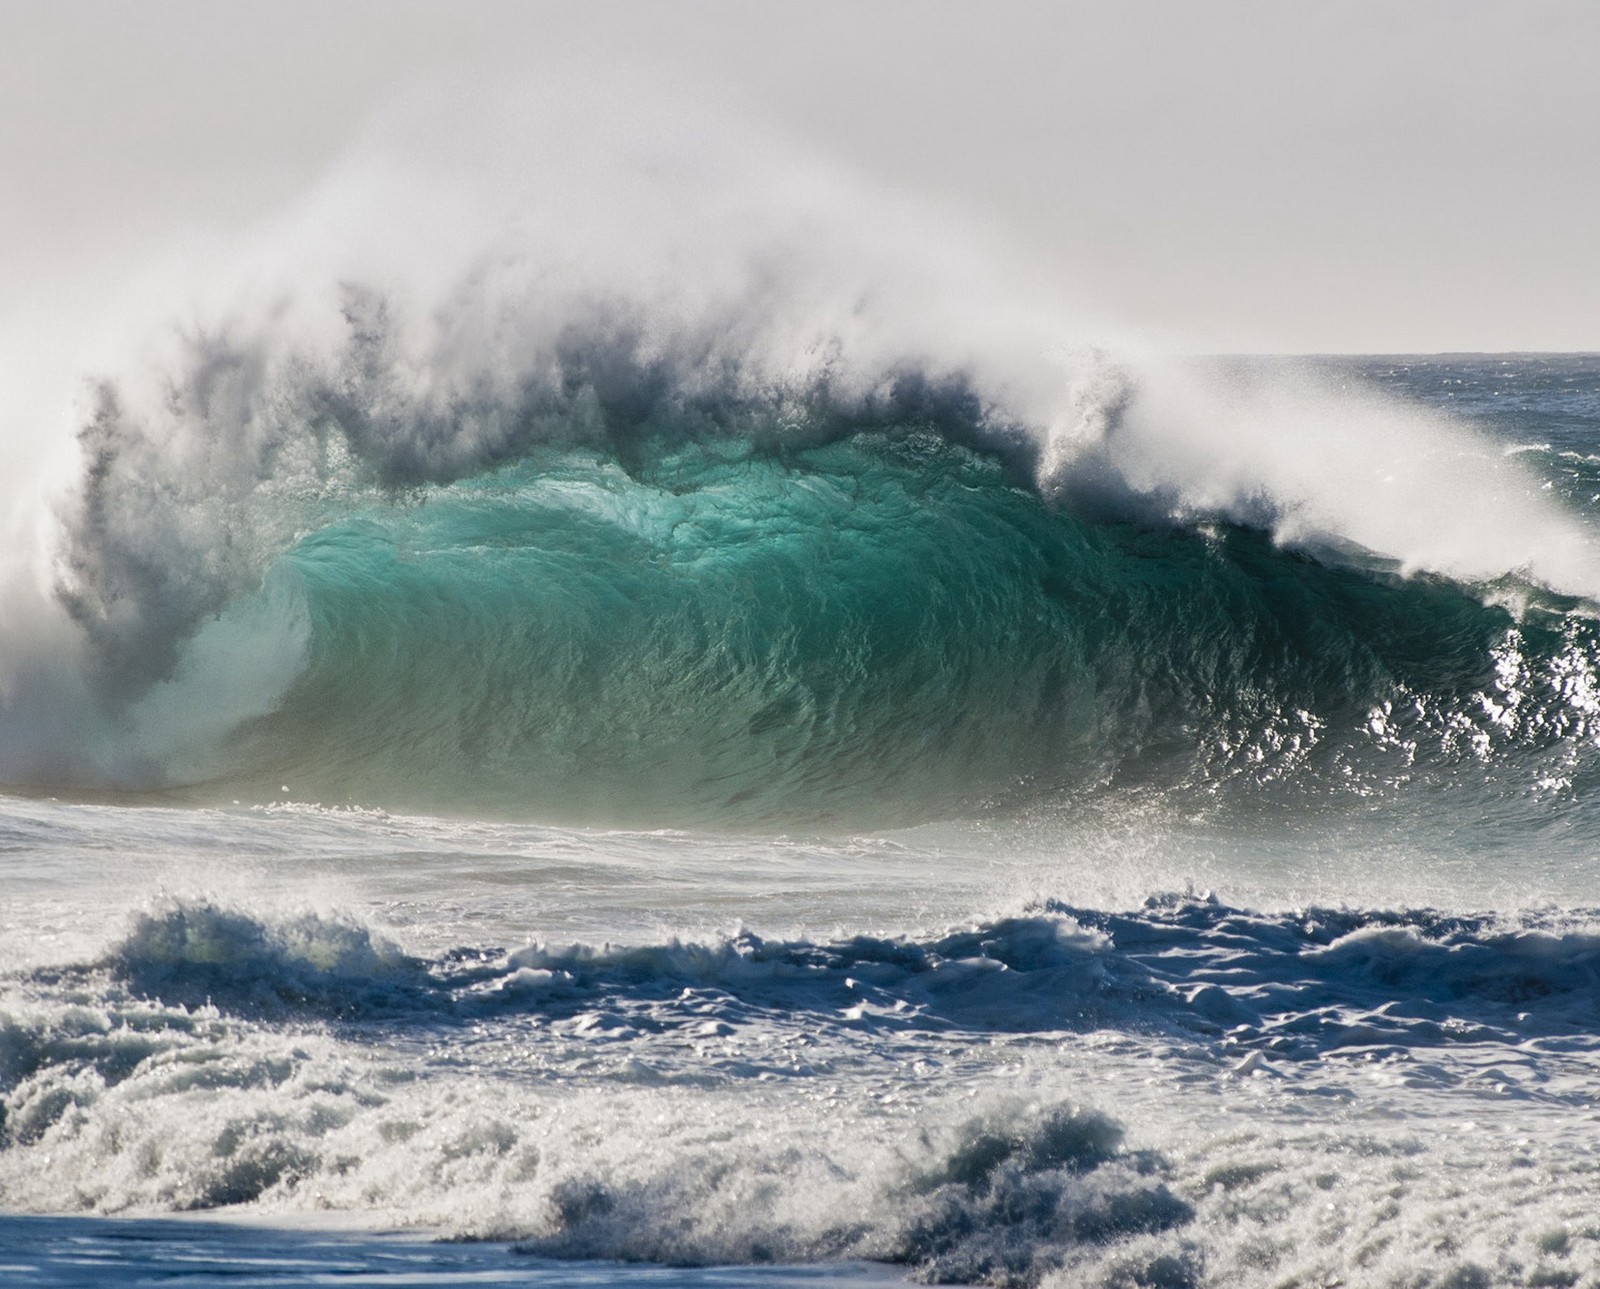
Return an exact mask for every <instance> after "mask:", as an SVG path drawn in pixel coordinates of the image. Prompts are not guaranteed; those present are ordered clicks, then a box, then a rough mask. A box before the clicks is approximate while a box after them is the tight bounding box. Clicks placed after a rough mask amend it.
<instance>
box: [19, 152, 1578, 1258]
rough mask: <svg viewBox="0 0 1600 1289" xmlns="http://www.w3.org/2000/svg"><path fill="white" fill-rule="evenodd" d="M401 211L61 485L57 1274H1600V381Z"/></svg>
mask: <svg viewBox="0 0 1600 1289" xmlns="http://www.w3.org/2000/svg"><path fill="white" fill-rule="evenodd" d="M388 184H389V180H388V179H387V178H383V177H381V176H380V177H379V178H374V177H373V174H372V173H370V172H367V171H362V170H360V169H359V168H356V169H355V170H353V171H350V172H348V173H346V174H345V175H344V177H342V178H341V179H339V180H338V181H337V183H335V184H334V186H333V189H332V190H330V191H328V192H324V193H322V194H320V195H319V196H318V197H317V198H316V199H315V200H314V201H313V202H312V203H311V204H310V206H309V208H308V211H306V212H302V213H301V214H300V215H299V216H297V217H296V222H294V223H293V226H292V227H286V226H280V227H274V228H273V229H272V230H270V237H268V236H267V235H266V234H263V237H264V238H265V240H264V241H262V242H259V243H256V244H253V245H252V246H251V247H250V248H249V254H248V255H245V256H244V257H243V261H244V262H248V263H249V265H250V266H251V267H250V269H249V271H248V272H242V271H241V272H236V273H234V274H233V275H232V276H228V275H226V274H224V275H222V276H223V277H226V278H227V281H226V283H225V286H223V287H217V288H216V289H215V293H214V298H212V299H211V300H210V301H209V302H206V303H204V304H203V307H202V306H195V309H194V311H192V312H190V313H188V314H186V315H184V316H185V317H187V318H188V319H189V320H188V321H184V322H182V323H180V324H179V325H177V326H173V327H165V329H163V328H164V324H162V323H159V322H155V321H151V322H148V323H147V327H148V328H149V329H148V330H146V331H145V332H143V333H142V337H143V339H142V342H141V345H139V346H135V347H134V348H133V349H132V350H130V351H128V352H126V353H124V354H122V355H121V357H119V358H118V359H117V360H116V361H114V362H108V363H106V364H103V365H101V366H99V367H98V368H97V369H96V370H94V371H91V372H88V373H87V376H88V377H89V379H90V381H91V383H90V384H89V385H88V386H87V387H86V392H85V393H83V394H82V396H81V397H80V399H79V402H78V404H77V407H76V410H75V413H74V416H73V418H72V420H71V426H70V430H69V432H68V433H67V434H66V435H63V436H58V438H57V439H56V440H52V441H51V446H50V447H49V449H48V450H45V449H40V450H39V451H38V452H36V453H32V454H29V453H21V452H18V451H16V450H15V449H14V448H13V449H12V456H11V457H10V458H8V462H7V464H8V467H9V473H8V478H7V480H6V482H5V484H4V496H5V501H6V505H7V514H6V516H5V519H6V523H5V531H6V532H7V534H8V536H9V539H10V540H9V543H8V549H7V552H6V555H5V559H4V561H3V564H0V588H3V598H4V605H5V609H4V613H3V615H0V782H3V783H4V785H5V787H4V788H3V789H0V873H3V875H4V881H3V882H0V1274H3V1276H4V1277H5V1278H6V1279H7V1282H8V1283H17V1284H77V1283H83V1284H115V1283H142V1282H145V1281H147V1280H153V1279H162V1280H163V1281H167V1280H179V1281H185V1280H186V1281H188V1282H190V1283H196V1284H202V1283H221V1282H222V1281H224V1280H226V1281H227V1282H228V1283H234V1284H240V1283H249V1284H289V1283H301V1284H305V1283H327V1282H328V1280H329V1279H330V1278H332V1277H336V1276H338V1277H356V1278H359V1279H361V1280H362V1282H364V1283H407V1284H425V1283H463V1282H470V1283H486V1284H487V1283H507V1284H510V1283H526V1284H548V1285H557V1284H575V1283H577V1284H636V1283H637V1284H662V1285H708V1286H709V1285H720V1284H771V1285H802V1284H815V1283H826V1284H882V1283H896V1282H901V1281H904V1280H906V1279H908V1278H909V1279H911V1280H914V1281H921V1282H932V1283H949V1284H989V1285H1017V1286H1032V1285H1163V1286H1202V1285H1228V1286H1251V1285H1260V1286H1267V1285H1286V1284H1307V1285H1309V1284H1334V1283H1343V1284H1372V1285H1407V1286H1421V1285H1441V1286H1443V1285H1454V1286H1469V1285H1491V1284H1493V1285H1500V1284H1506V1285H1579V1284H1600V1219H1597V1218H1596V1213H1597V1211H1600V1166H1597V1164H1596V1156H1595V1152H1594V1146H1593V1143H1594V1138H1595V1132H1596V1127H1597V1121H1600V1109H1597V1100H1596V1098H1597V1096H1600V1011H1597V1001H1600V993H1597V989H1600V875H1597V869H1596V864H1595V854H1596V849H1597V846H1600V809H1597V807H1596V805H1595V802H1594V798H1593V795H1592V794H1593V792H1594V790H1595V786H1596V783H1597V781H1600V778H1597V776H1600V617H1597V606H1600V527H1597V520H1600V358H1597V357H1595V356H1593V355H1504V356H1481V355H1480V356H1471V355H1467V356H1433V357H1413V358H1397V357H1372V358H1321V359H1269V358H1222V357H1213V358H1197V357H1188V358H1174V357H1162V356H1160V355H1159V354H1153V353H1151V352H1149V351H1147V350H1145V349H1141V348H1140V347H1139V346H1138V345H1128V344H1120V343H1106V344H1103V345H1102V344H1099V343H1097V342H1094V341H1093V338H1092V337H1090V338H1088V339H1086V338H1085V337H1084V335H1083V334H1082V328H1081V327H1080V326H1079V325H1078V324H1077V323H1076V322H1074V323H1073V324H1072V325H1071V326H1063V325H1060V320H1059V319H1058V318H1057V317H1056V315H1055V314H1054V313H1053V312H1052V310H1051V309H1049V308H1046V307H1045V306H1044V305H1043V304H1042V303H1041V301H1040V300H1039V299H1038V298H1037V296H1035V295H1032V294H1030V293H1029V292H1028V291H1027V290H1023V289H1018V288H1015V279H1014V278H1012V277H1008V276H1007V273H1006V272H1005V271H1004V270H1002V269H1001V268H997V267H995V265H994V264H992V263H990V262H988V261H986V260H985V259H984V257H983V256H980V255H977V254H976V253H973V254H966V253H963V254H961V255H951V254H950V253H949V250H950V247H949V245H948V244H947V243H945V242H943V241H941V240H940V239H939V238H938V237H935V236H933V235H931V234H928V233H927V230H925V229H922V228H920V227H917V228H914V229H913V228H912V226H911V221H912V216H910V215H909V214H908V213H907V211H906V210H905V209H903V208H893V209H891V208H889V207H874V208H872V210H871V211H866V212H865V213H863V208H862V207H860V206H859V205H854V206H852V207H851V209H852V210H853V211H855V212H857V213H856V215H855V217H854V222H855V223H856V224H858V225H861V226H870V225H872V224H873V222H874V220H873V218H872V217H871V216H874V215H876V216H882V217H883V218H882V223H883V227H881V228H880V229H879V230H878V233H877V234H875V235H874V236H873V237H867V238H865V239H864V240H863V238H862V237H855V236H852V238H850V239H845V240H840V239H839V238H837V237H834V236H832V235H831V234H829V235H824V233H822V232H819V231H818V229H819V224H818V222H817V221H816V220H815V219H811V218H810V216H808V215H807V211H808V210H810V211H811V212H812V213H813V214H814V213H815V211H816V210H817V209H822V208H827V209H832V208H834V207H837V206H838V205H839V199H838V193H837V191H836V190H834V189H832V188H830V187H829V186H828V185H827V184H826V183H822V182H820V181H814V182H810V183H809V186H806V187H805V189H804V191H803V192H799V191H796V192H791V193H789V195H790V196H792V197H793V198H794V201H792V202H790V203H788V204H789V205H790V206H791V207H795V208H798V211H799V213H798V214H795V213H794V211H793V210H791V211H790V215H791V216H792V218H790V219H787V220H786V221H785V230H788V231H782V232H781V233H773V232H772V230H771V229H770V228H769V227H767V226H766V225H765V224H761V222H760V221H759V220H757V221H755V223H756V224H757V225H758V227H756V228H755V231H754V232H752V231H751V230H750V226H751V224H752V219H751V216H750V211H749V210H748V209H747V208H746V207H745V206H743V205H741V204H740V203H739V202H738V201H736V200H733V199H731V198H726V197H725V195H724V196H717V195H716V194H717V193H718V190H717V189H716V187H715V185H714V184H712V185H709V186H708V185H707V182H706V180H705V176H704V175H697V176H696V178H695V181H694V192H695V194H696V198H697V200H698V201H700V205H699V206H698V207H697V217H699V218H703V219H704V220H705V221H708V222H709V225H710V226H711V228H712V232H711V233H709V234H706V233H704V231H703V230H702V233H701V234H697V237H696V239H695V241H694V243H693V245H692V246H690V245H689V244H688V243H685V242H683V241H682V240H681V239H680V240H674V239H675V238H679V233H678V232H674V231H673V229H681V227H682V216H681V211H680V213H679V214H677V215H675V216H673V218H672V219H654V218H652V217H651V216H652V215H655V214H659V213H660V211H659V209H658V207H657V206H652V205H650V202H657V201H658V200H665V199H658V197H657V196H650V194H653V193H655V189H653V188H652V189H648V190H645V191H644V195H640V194H639V193H635V194H634V195H635V196H638V197H639V200H638V201H635V202H633V203H631V204H629V208H628V209H627V211H626V212H625V213H624V214H619V213H618V212H617V209H616V207H617V206H618V205H619V203H617V202H616V201H615V200H614V198H615V196H616V193H615V191H608V192H607V193H606V194H605V197H606V200H604V201H600V202H598V203H597V204H596V206H595V207H594V209H593V210H591V211H590V212H589V215H590V216H591V217H585V218H583V219H577V220H570V219H568V220H567V222H564V223H563V224H562V225H561V230H560V231H561V234H562V235H561V236H560V237H556V236H554V235H553V233H552V230H551V228H549V227H546V226H545V225H543V224H541V223H540V219H541V218H542V216H541V215H540V214H539V211H540V210H541V209H542V208H540V207H539V205H538V203H537V202H534V203H532V205H531V206H530V205H529V204H528V198H527V194H525V193H522V194H518V195H517V203H518V209H519V210H521V211H523V212H524V215H522V216H519V221H514V222H513V225H512V227H511V229H510V231H509V232H503V233H500V232H497V233H496V235H495V237H494V238H493V239H491V241H490V242H489V243H488V244H487V249H485V242H484V240H483V239H482V238H479V237H477V236H476V235H475V234H474V236H473V237H469V238H466V239H464V241H463V242H462V245H463V246H465V247H466V248H467V249H465V250H463V251H461V253H460V254H454V253H450V254H445V253H440V252H437V251H430V253H429V254H428V255H425V256H413V255H412V253H411V252H412V250H413V247H414V246H415V245H420V244H421V243H420V242H413V241H408V240H407V237H406V236H405V235H403V230H404V228H406V227H411V225H409V224H408V221H413V220H422V221H423V223H424V224H425V225H426V226H427V227H428V228H430V229H432V231H433V233H435V234H439V235H440V236H442V233H440V230H441V229H444V228H446V227H456V226H457V225H461V226H470V227H472V228H474V229H476V228H478V227H480V226H481V225H482V224H483V223H484V220H483V218H482V213H481V211H478V210H476V209H473V210H470V211H466V212H465V213H463V210H462V209H461V207H460V206H459V205H452V204H449V203H448V202H444V199H442V198H441V199H439V201H440V202H444V205H442V206H441V205H435V206H430V207H429V208H428V209H427V210H426V211H424V212H423V213H422V214H418V213H417V212H416V211H415V210H411V209H407V208H406V207H405V205H404V203H402V202H399V201H396V200H395V193H394V190H393V189H392V188H391V187H389V186H388ZM553 186H555V187H559V185H553ZM407 191H408V192H409V191H410V190H409V189H407ZM707 193H711V194H712V197H706V196H705V194H707ZM646 197H648V198H649V200H648V201H647V200H645V198H646ZM769 197H770V194H769ZM702 199H703V200H702ZM674 200H676V199H674ZM641 203H643V209H641ZM808 203H809V205H808ZM422 204H423V205H427V203H426V202H424V203H422ZM667 204H668V205H672V204H673V202H668V203H667ZM678 204H680V205H681V202H680V203H678ZM674 208H675V209H676V207H674ZM529 210H532V211H533V213H532V214H527V213H526V212H527V211H529ZM379 211H382V212H384V218H382V219H379V218H378V217H377V212H379ZM441 211H442V212H443V213H441ZM428 221H432V222H431V223H430V222H428ZM490 222H493V223H494V224H495V227H497V228H500V227H501V226H502V224H503V223H504V221H490ZM330 223H332V224H341V223H342V224H343V225H347V226H348V227H347V228H346V231H345V232H344V233H342V234H339V235H331V234H328V232H327V230H328V227H329V225H330ZM397 225H398V226H401V228H402V232H396V231H395V229H396V226H397ZM791 225H792V226H793V227H798V228H799V229H800V230H801V233H802V235H799V236H795V235H793V233H792V229H791ZM663 226H665V227H666V231H662V227H663ZM697 227H699V225H697ZM379 228H382V229H384V230H385V232H384V233H383V235H382V236H381V237H374V238H364V237H363V236H362V235H361V234H362V230H368V229H379ZM307 229H314V230H317V231H316V237H315V238H313V239H311V240H309V241H308V240H307V238H308V234H307V233H306V230H307ZM352 229H353V230H356V231H355V232H351V231H350V230H352ZM643 229H653V230H655V231H653V232H650V233H648V234H646V233H639V234H638V235H635V233H634V230H643ZM718 229H721V230H722V231H723V232H724V233H727V236H726V237H724V236H722V235H721V234H719V233H718V232H717V231H716V230H718ZM735 229H737V230H740V231H739V232H738V234H737V236H735V235H734V234H733V233H732V232H731V231H730V230H735ZM413 231H414V229H413ZM912 233H915V235H914V236H913V235H912ZM447 240H448V239H447ZM372 241H376V242H379V243H381V245H377V246H374V245H371V244H370V243H371V242H372ZM902 242H904V243H911V244H914V246H915V248H916V249H915V250H914V252H908V251H907V250H906V248H905V247H904V246H901V245H899V243H902ZM268 243H270V245H271V246H272V247H275V248H276V249H275V250H273V251H272V252H271V253H270V254H268V252H267V251H266V250H264V249H263V248H264V247H266V246H267V245H268ZM891 244H894V245H895V249H894V251H893V253H892V254H891V253H890V252H889V250H888V249H886V248H887V247H888V246H890V245H891ZM431 245H433V243H430V246H431ZM328 246H336V247H337V248H338V249H337V251H333V250H328V249H327V248H328ZM708 247H715V248H716V254H711V253H710V252H709V251H708V250H707V248H708ZM729 247H732V248H733V249H731V250H730V249H729ZM352 248H354V249H352ZM552 248H556V249H552ZM557 250H559V253H557ZM264 256H265V257H266V260H270V261H271V262H272V263H273V264H275V265H276V268H274V269H272V270H271V271H267V270H263V269H262V268H261V267H260V266H261V264H262V263H263V262H265V260H264V258H263V257H264ZM413 261H415V262H413ZM890 261H893V262H894V264H895V266H896V267H895V268H894V270H893V271H892V272H890V273H888V274H884V273H882V272H880V271H879V270H880V269H881V266H882V264H884V263H888V262H890ZM953 263H954V264H956V265H957V266H958V267H955V268H952V264H953ZM597 265H599V266H600V267H598V268H597V267H596V266H597ZM869 265H870V266H871V271H870V272H869V271H868V268H867V266H869ZM934 265H937V268H936V269H935V268H934V267H932V266H934ZM402 266H403V267H402ZM213 267H214V266H209V265H208V266H207V276H208V278H210V277H215V276H216V275H215V274H213V273H212V272H211V269H212V268H213ZM196 318H198V319H199V320H198V321H195V320H194V319H196ZM1113 339H1115V338H1113Z"/></svg>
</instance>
